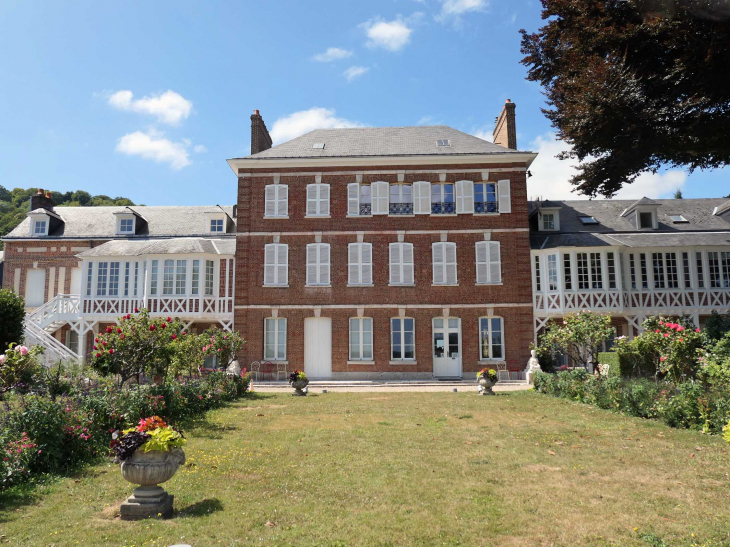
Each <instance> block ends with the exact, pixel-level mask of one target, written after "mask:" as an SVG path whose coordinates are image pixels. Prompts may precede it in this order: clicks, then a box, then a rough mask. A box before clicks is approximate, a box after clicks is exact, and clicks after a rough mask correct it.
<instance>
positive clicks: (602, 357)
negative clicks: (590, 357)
mask: <svg viewBox="0 0 730 547" xmlns="http://www.w3.org/2000/svg"><path fill="white" fill-rule="evenodd" d="M598 364H600V365H608V366H609V369H608V375H609V376H622V372H621V360H620V359H619V356H618V353H616V352H615V351H603V352H601V353H599V354H598Z"/></svg>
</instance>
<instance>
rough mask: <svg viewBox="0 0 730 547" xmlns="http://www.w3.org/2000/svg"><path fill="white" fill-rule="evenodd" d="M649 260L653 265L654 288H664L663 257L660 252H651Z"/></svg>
mask: <svg viewBox="0 0 730 547" xmlns="http://www.w3.org/2000/svg"><path fill="white" fill-rule="evenodd" d="M651 261H652V264H653V266H654V288H655V289H664V288H666V283H665V281H664V257H663V256H662V253H652V255H651Z"/></svg>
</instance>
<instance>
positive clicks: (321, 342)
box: [304, 317, 332, 379]
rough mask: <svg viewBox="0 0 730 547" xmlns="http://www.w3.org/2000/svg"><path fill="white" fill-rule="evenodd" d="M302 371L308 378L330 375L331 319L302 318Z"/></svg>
mask: <svg viewBox="0 0 730 547" xmlns="http://www.w3.org/2000/svg"><path fill="white" fill-rule="evenodd" d="M304 372H305V373H306V375H307V377H308V378H310V379H313V378H331V377H332V319H331V318H329V317H309V318H307V319H305V320H304Z"/></svg>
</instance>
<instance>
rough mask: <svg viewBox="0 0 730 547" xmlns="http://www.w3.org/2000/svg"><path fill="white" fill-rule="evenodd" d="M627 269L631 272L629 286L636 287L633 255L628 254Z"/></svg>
mask: <svg viewBox="0 0 730 547" xmlns="http://www.w3.org/2000/svg"><path fill="white" fill-rule="evenodd" d="M629 270H630V272H631V288H632V289H635V288H636V263H635V261H634V255H633V254H630V255H629Z"/></svg>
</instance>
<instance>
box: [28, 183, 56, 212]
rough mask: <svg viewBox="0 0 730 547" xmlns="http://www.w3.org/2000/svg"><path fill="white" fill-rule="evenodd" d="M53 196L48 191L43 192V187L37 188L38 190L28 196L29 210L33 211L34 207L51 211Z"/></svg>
mask: <svg viewBox="0 0 730 547" xmlns="http://www.w3.org/2000/svg"><path fill="white" fill-rule="evenodd" d="M54 205H55V203H53V198H52V197H51V193H50V192H45V193H44V192H43V188H38V192H37V193H36V194H35V195H34V196H31V197H30V210H31V211H35V210H36V209H47V210H48V211H53V206H54Z"/></svg>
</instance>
